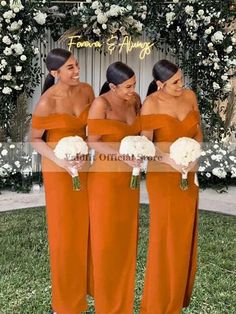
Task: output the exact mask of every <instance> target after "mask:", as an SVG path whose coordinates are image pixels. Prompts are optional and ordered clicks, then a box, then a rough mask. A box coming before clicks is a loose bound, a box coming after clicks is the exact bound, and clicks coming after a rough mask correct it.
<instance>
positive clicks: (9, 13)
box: [3, 10, 16, 20]
mask: <svg viewBox="0 0 236 314" xmlns="http://www.w3.org/2000/svg"><path fill="white" fill-rule="evenodd" d="M15 16H16V15H15V13H14V12H13V11H12V10H9V11H6V12H5V13H3V17H4V19H5V20H10V19H12V18H14V17H15Z"/></svg>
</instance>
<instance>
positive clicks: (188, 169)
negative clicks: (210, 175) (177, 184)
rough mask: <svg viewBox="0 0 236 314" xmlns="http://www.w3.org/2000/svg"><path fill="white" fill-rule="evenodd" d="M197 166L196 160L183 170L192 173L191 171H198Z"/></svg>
mask: <svg viewBox="0 0 236 314" xmlns="http://www.w3.org/2000/svg"><path fill="white" fill-rule="evenodd" d="M197 165H198V160H195V161H193V162H190V163H189V164H188V166H187V167H184V168H183V170H184V171H185V172H190V171H191V170H193V171H196V170H197Z"/></svg>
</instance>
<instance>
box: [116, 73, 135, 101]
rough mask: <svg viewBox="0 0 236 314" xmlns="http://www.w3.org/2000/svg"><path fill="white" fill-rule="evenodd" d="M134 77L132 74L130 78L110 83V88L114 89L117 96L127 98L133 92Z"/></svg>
mask: <svg viewBox="0 0 236 314" xmlns="http://www.w3.org/2000/svg"><path fill="white" fill-rule="evenodd" d="M135 85H136V77H135V75H134V76H132V77H131V78H130V79H128V80H126V81H124V82H123V83H121V84H118V85H114V84H112V88H111V89H112V90H114V91H115V93H116V95H117V96H118V97H119V98H122V99H124V100H129V99H130V98H131V97H132V96H133V95H134V93H135Z"/></svg>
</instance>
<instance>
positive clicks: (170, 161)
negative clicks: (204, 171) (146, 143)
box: [157, 152, 185, 173]
mask: <svg viewBox="0 0 236 314" xmlns="http://www.w3.org/2000/svg"><path fill="white" fill-rule="evenodd" d="M157 159H158V160H159V161H160V162H164V163H166V164H168V165H170V166H171V167H172V168H173V169H175V170H176V171H178V172H181V173H182V172H183V171H185V168H184V167H183V166H182V165H178V164H177V163H176V162H175V161H174V160H173V159H172V158H170V154H168V153H163V152H162V153H161V155H157Z"/></svg>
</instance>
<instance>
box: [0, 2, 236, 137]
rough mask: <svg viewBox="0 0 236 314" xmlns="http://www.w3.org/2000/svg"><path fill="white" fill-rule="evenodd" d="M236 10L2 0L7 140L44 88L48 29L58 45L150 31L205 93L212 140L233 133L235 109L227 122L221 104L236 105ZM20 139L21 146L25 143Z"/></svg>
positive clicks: (1, 88) (207, 5)
mask: <svg viewBox="0 0 236 314" xmlns="http://www.w3.org/2000/svg"><path fill="white" fill-rule="evenodd" d="M230 8H232V0H224V1H219V0H214V1H213V0H209V1H203V0H200V1H196V0H186V1H181V0H172V1H165V0H155V1H152V0H145V1H137V2H133V1H130V0H120V1H116V0H107V1H106V0H100V1H91V0H86V1H48V0H39V1H26V0H21V1H20V0H9V1H5V0H3V1H0V30H1V32H0V34H1V35H0V54H1V60H0V92H1V94H0V95H1V96H0V97H1V106H0V141H4V140H5V141H6V139H7V138H13V136H12V135H11V129H12V125H14V119H15V117H16V113H17V115H19V114H20V113H22V112H21V111H22V108H25V109H26V108H27V105H26V103H27V99H28V98H29V97H31V95H32V93H33V91H34V89H35V87H36V86H37V84H38V83H39V79H40V75H41V69H40V67H39V65H38V60H39V55H38V53H39V50H38V46H37V42H39V41H41V42H44V44H45V45H46V44H47V43H46V41H45V32H46V31H48V30H49V31H50V33H51V36H52V37H53V39H54V40H58V39H59V38H61V37H62V39H63V38H64V39H65V38H66V37H67V38H68V37H69V36H73V35H75V34H79V36H80V38H81V39H83V40H87V41H92V42H94V41H99V42H101V43H104V42H105V41H106V40H107V39H108V38H109V37H110V36H111V35H112V36H116V37H117V40H118V41H119V40H120V38H121V37H122V36H126V35H128V36H131V38H136V37H138V36H141V35H142V34H144V33H145V35H146V38H149V40H151V41H152V42H153V43H154V45H155V47H156V48H157V49H166V50H167V51H169V52H171V53H172V54H173V55H175V57H176V59H177V60H178V63H179V65H180V67H181V68H182V69H183V71H184V73H185V75H186V76H188V77H189V84H190V86H191V88H192V89H193V90H194V91H195V92H196V93H197V95H198V99H199V104H200V109H201V113H202V117H203V126H204V133H205V138H206V139H207V140H210V141H214V140H217V141H218V140H219V139H220V138H221V137H222V134H223V135H224V136H225V135H226V133H227V132H228V131H229V130H230V127H231V124H232V123H231V122H232V121H231V120H232V119H231V117H232V108H231V107H232V106H233V105H231V107H230V105H228V106H226V109H224V113H226V114H228V112H229V111H230V110H231V116H229V117H228V118H227V119H226V121H225V120H224V119H222V112H220V110H219V106H217V103H218V102H219V101H223V100H225V99H228V97H229V95H231V98H232V101H231V103H233V102H234V98H233V96H232V93H233V92H232V89H233V86H232V77H233V76H234V75H235V69H236V58H235V56H236V37H235V33H234V30H233V27H232V25H233V24H232V23H233V21H235V11H230ZM230 27H232V28H230ZM98 48H99V47H98ZM22 104H23V105H22ZM26 120H27V119H26ZM17 136H18V137H17ZM17 136H16V137H15V138H13V141H20V140H22V138H19V134H18V135H17Z"/></svg>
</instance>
